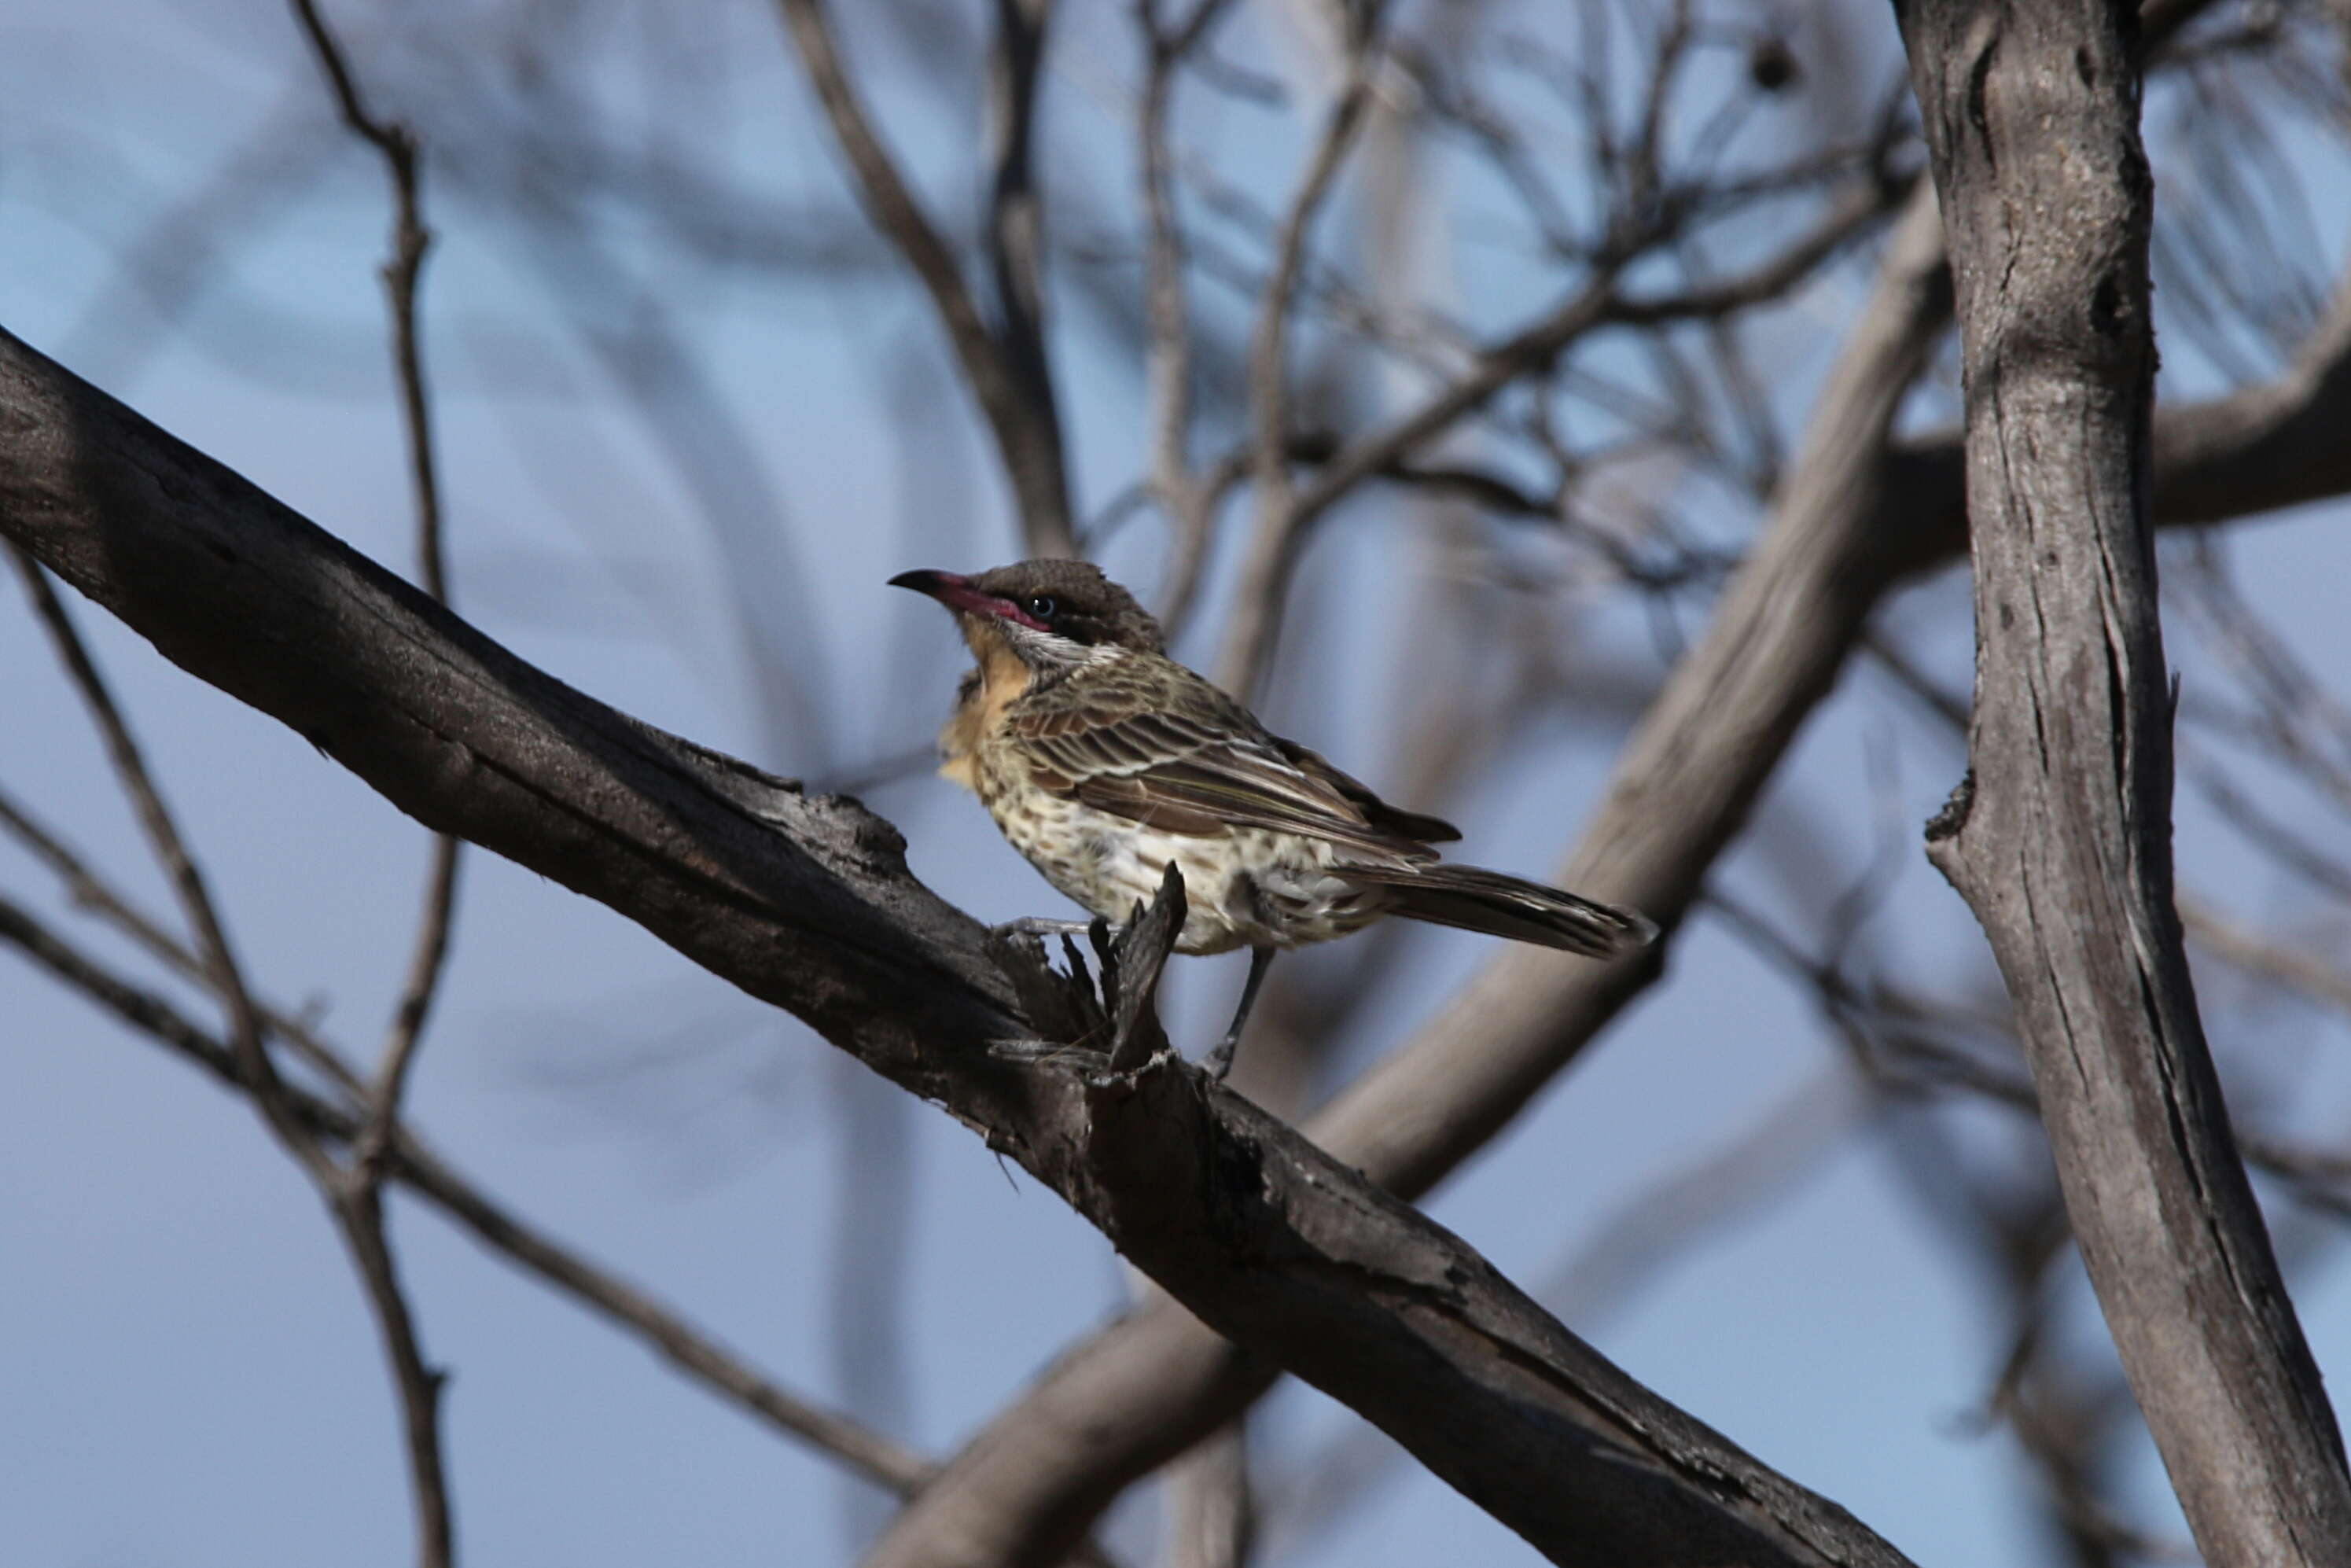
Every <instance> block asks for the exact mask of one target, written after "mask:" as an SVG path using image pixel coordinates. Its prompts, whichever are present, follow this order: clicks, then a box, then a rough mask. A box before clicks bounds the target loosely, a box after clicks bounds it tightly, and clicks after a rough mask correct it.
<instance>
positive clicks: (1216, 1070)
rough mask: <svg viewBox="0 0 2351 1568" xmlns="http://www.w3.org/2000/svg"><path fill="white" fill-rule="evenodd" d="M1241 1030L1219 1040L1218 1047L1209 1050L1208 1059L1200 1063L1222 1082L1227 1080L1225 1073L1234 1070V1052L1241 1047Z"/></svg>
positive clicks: (1214, 1077) (1210, 1074)
mask: <svg viewBox="0 0 2351 1568" xmlns="http://www.w3.org/2000/svg"><path fill="white" fill-rule="evenodd" d="M1240 1044H1241V1037H1240V1031H1239V1030H1234V1031H1233V1032H1232V1033H1230V1034H1228V1035H1227V1036H1225V1038H1224V1039H1222V1040H1218V1041H1217V1049H1216V1050H1214V1051H1210V1052H1208V1055H1207V1060H1206V1061H1202V1062H1201V1063H1200V1065H1201V1066H1202V1067H1204V1068H1206V1069H1207V1072H1208V1076H1209V1077H1211V1078H1213V1079H1215V1080H1216V1081H1217V1082H1219V1083H1222V1082H1224V1081H1225V1074H1226V1073H1228V1072H1230V1071H1232V1070H1233V1052H1234V1051H1238V1050H1239V1049H1240Z"/></svg>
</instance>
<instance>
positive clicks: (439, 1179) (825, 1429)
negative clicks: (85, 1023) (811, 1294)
mask: <svg viewBox="0 0 2351 1568" xmlns="http://www.w3.org/2000/svg"><path fill="white" fill-rule="evenodd" d="M0 941H5V942H8V943H12V944H14V945H15V946H16V947H18V948H19V949H21V950H22V951H23V952H24V953H25V954H26V956H28V957H30V958H31V959H32V960H33V961H34V962H36V963H37V964H39V965H40V966H41V967H44V968H46V969H47V970H48V971H49V972H50V973H51V974H52V975H54V976H56V977H57V978H58V979H59V980H61V981H63V982H64V983H65V984H66V985H68V986H69V987H71V988H74V989H76V990H78V991H79V992H81V993H82V994H83V995H85V996H87V997H89V998H90V999H91V1000H92V1001H94V1002H96V1003H97V1004H98V1005H99V1006H100V1007H102V1008H104V1009H107V1010H108V1011H109V1012H111V1013H113V1014H114V1015H115V1016H116V1017H117V1018H119V1019H121V1020H122V1021H123V1022H125V1023H127V1024H129V1025H130V1026H131V1027H132V1028H133V1029H136V1030H140V1031H141V1032H142V1033H144V1034H147V1035H149V1036H150V1037H152V1038H153V1039H154V1040H157V1041H158V1042H160V1043H161V1044H162V1045H164V1046H167V1047H169V1048H170V1049H171V1050H172V1051H174V1052H176V1053H177V1054H178V1055H180V1056H181V1057H183V1058H184V1059H185V1060H187V1061H190V1062H192V1063H193V1064H194V1065H196V1066H198V1067H200V1068H202V1069H203V1070H204V1071H206V1072H208V1073H210V1074H211V1075H212V1076H213V1077H214V1079H216V1080H218V1081H219V1082H221V1083H223V1084H225V1086H227V1087H228V1088H230V1089H233V1090H235V1091H236V1092H239V1093H244V1094H247V1095H250V1094H251V1093H252V1092H253V1087H252V1082H251V1080H250V1079H249V1078H247V1077H246V1073H245V1070H244V1068H243V1066H242V1064H241V1063H240V1061H239V1060H238V1058H237V1055H236V1053H235V1051H234V1050H232V1049H231V1048H230V1047H229V1046H228V1045H227V1044H225V1043H224V1042H223V1041H221V1040H218V1039H216V1038H215V1037H214V1036H213V1035H212V1034H210V1033H208V1032H207V1031H206V1030H204V1029H202V1028H200V1027H199V1026H197V1025H196V1024H194V1023H193V1022H191V1021H190V1020H189V1019H187V1018H186V1017H185V1016H184V1015H183V1014H182V1013H181V1012H180V1011H179V1010H178V1009H175V1008H173V1007H172V1005H171V1004H170V1003H169V1002H167V1001H165V1000H163V999H162V998H160V997H157V996H155V995H153V994H152V993H150V992H148V991H145V990H142V989H141V988H138V987H136V986H134V985H132V984H131V983H130V982H128V981H126V980H123V979H122V978H120V977H118V976H116V975H114V974H112V973H111V972H110V971H109V970H108V969H107V968H106V967H104V966H103V965H101V964H99V962H98V961H97V960H95V959H93V958H92V957H90V956H89V954H87V953H86V952H84V951H82V950H81V949H79V948H78V947H77V946H74V945H73V944H72V943H70V942H68V941H67V940H65V939H64V938H63V937H61V936H58V935H57V933H56V932H54V931H52V930H50V929H49V928H48V927H47V925H43V924H42V923H41V922H40V921H39V920H38V919H37V917H36V916H34V915H32V914H31V913H30V912H28V911H27V910H26V909H25V908H23V907H22V906H21V905H19V904H16V903H14V902H13V901H11V900H10V899H8V898H7V897H5V895H0ZM286 1093H287V1103H288V1104H289V1106H290V1108H291V1110H292V1112H293V1113H294V1114H295V1116H296V1117H297V1118H298V1120H299V1122H300V1124H302V1126H303V1128H304V1129H305V1131H306V1132H308V1133H309V1134H312V1135H314V1136H315V1137H317V1138H319V1139H320V1140H322V1141H327V1142H333V1143H338V1144H341V1145H346V1146H350V1145H355V1144H356V1143H357V1141H358V1140H359V1139H360V1137H361V1136H362V1135H363V1133H364V1128H365V1123H364V1122H363V1120H362V1118H361V1116H360V1113H359V1112H358V1111H357V1110H355V1109H351V1108H347V1107H344V1106H340V1105H337V1104H334V1103H331V1102H329V1101H328V1100H325V1099H322V1098H320V1097H319V1096H318V1095H315V1094H312V1093H310V1092H308V1091H306V1090H303V1089H300V1088H298V1087H295V1086H291V1085H288V1086H287V1088H286ZM385 1168H386V1175H387V1176H388V1178H389V1179H390V1180H392V1181H394V1182H397V1183H400V1184H401V1185H402V1186H407V1187H409V1188H411V1189H413V1191H414V1192H415V1193H416V1194H417V1195H418V1196H419V1197H423V1198H424V1199H425V1200H426V1201H428V1202H429V1203H431V1204H432V1205H433V1206H434V1207H437V1208H439V1209H440V1210H441V1211H442V1212H443V1213H444V1214H445V1215H446V1216H448V1218H450V1219H451V1220H453V1221H455V1223H456V1224H457V1225H458V1226H460V1227H462V1228H464V1229H465V1230H466V1231H467V1232H469V1233H470V1234H471V1235H472V1236H473V1237H474V1238H475V1240H477V1241H479V1242H480V1243H481V1244H482V1245H483V1246H484V1247H485V1248H486V1249H489V1250H490V1251H492V1252H495V1253H496V1254H498V1255H500V1256H502V1257H504V1258H506V1259H507V1260H508V1261H509V1262H511V1263H513V1264H515V1265H516V1266H517V1267H518V1268H520V1269H522V1270H525V1271H526V1272H528V1273H530V1274H534V1275H536V1276H538V1279H539V1281H541V1282H542V1283H544V1284H546V1285H548V1286H549V1288H551V1289H553V1290H554V1291H557V1292H558V1293H559V1294H562V1295H567V1296H569V1297H571V1298H572V1299H573V1300H574V1301H578V1302H579V1303H580V1304H581V1305H583V1306H585V1307H587V1308H589V1309H590V1310H591V1311H592V1312H596V1313H597V1314H598V1315H600V1316H601V1317H603V1318H605V1319H607V1320H608V1321H610V1322H613V1323H614V1324H616V1325H618V1326H620V1327H622V1328H625V1329H627V1330H629V1331H630V1332H632V1333H634V1334H635V1335H636V1336H637V1337H638V1338H640V1339H642V1340H643V1341H644V1342H645V1343H647V1344H648V1345H650V1346H651V1347H652V1348H653V1350H654V1351H655V1352H657V1353H658V1354H661V1355H662V1356H663V1357H664V1359H666V1360H667V1361H669V1362H670V1363H671V1364H673V1365H674V1366H675V1367H677V1368H678V1369H679V1370H680V1371H682V1372H683V1373H684V1374H685V1375H687V1376H688V1377H690V1378H692V1379H693V1380H694V1381H695V1382H697V1383H699V1384H701V1385H703V1386H704V1387H705V1388H706V1389H708V1390H709V1391H710V1392H712V1393H714V1394H716V1395H717V1396H719V1397H720V1398H722V1399H725V1400H726V1401H728V1402H729V1403H731V1404H733V1405H735V1406H738V1407H740V1408H741V1409H743V1410H744V1411H746V1412H747V1413H748V1414H749V1415H751V1416H754V1417H756V1418H757V1419H758V1420H761V1421H763V1422H766V1423H767V1424H768V1425H769V1426H772V1427H777V1428H778V1429H779V1430H781V1431H784V1432H786V1433H789V1434H790V1435H791V1436H793V1437H799V1438H800V1439H802V1440H803V1441H805V1442H807V1443H809V1444H810V1445H811V1446H812V1447H814V1448H819V1449H820V1450H822V1451H823V1452H825V1453H827V1454H830V1455H831V1456H832V1457H834V1458H838V1459H840V1460H841V1461H842V1462H843V1463H845V1464H847V1465H849V1466H850V1467H851V1468H852V1469H855V1470H856V1471H857V1472H858V1473H859V1474H861V1475H863V1476H865V1477H867V1478H869V1479H872V1480H874V1481H876V1482H878V1483H879V1484H881V1485H883V1486H885V1487H887V1488H889V1489H890V1490H893V1491H894V1492H896V1493H898V1494H899V1495H901V1496H907V1495H911V1494H912V1493H913V1492H914V1491H915V1490H918V1489H919V1488H920V1487H921V1486H922V1485H923V1483H924V1482H925V1480H926V1479H929V1477H930V1475H931V1473H932V1470H933V1467H932V1465H931V1464H930V1463H929V1462H928V1461H927V1460H925V1459H924V1458H922V1456H920V1455H919V1454H916V1453H914V1452H913V1451H912V1450H910V1449H907V1448H904V1447H902V1446H901V1445H899V1444H897V1443H895V1442H893V1441H892V1440H891V1439H890V1438H888V1437H883V1436H882V1435H881V1434H880V1433H877V1432H874V1431H872V1430H871V1429H870V1428H868V1427H863V1426H862V1425H860V1424H859V1423H858V1422H856V1421H855V1420H853V1419H852V1418H851V1417H849V1416H844V1415H841V1414H840V1413H838V1412H835V1411H831V1410H828V1409H825V1408H824V1407H823V1406H818V1405H814V1404H811V1403H810V1402H809V1401H807V1400H804V1399H802V1398H800V1397H799V1396H797V1395H794V1394H792V1393H790V1392H789V1390H787V1389H785V1388H783V1387H782V1386H780V1385H778V1384H777V1383H775V1382H774V1381H773V1380H771V1379H769V1378H768V1377H766V1376H764V1375H761V1374H759V1373H758V1372H756V1371H754V1370H753V1369H752V1368H751V1367H749V1366H748V1365H747V1364H745V1363H744V1362H743V1361H742V1360H741V1359H740V1358H739V1357H738V1356H737V1355H736V1354H734V1353H733V1352H732V1351H729V1350H727V1349H726V1347H725V1346H723V1345H721V1344H719V1343H717V1342H716V1340H714V1339H712V1338H711V1337H710V1336H709V1335H707V1334H705V1333H703V1332H702V1331H701V1330H700V1329H698V1328H696V1327H695V1325H694V1324H693V1323H691V1322H688V1321H687V1320H686V1319H685V1318H684V1317H683V1316H681V1315H680V1314H679V1313H678V1312H676V1311H675V1310H674V1309H672V1308H671V1307H669V1306H667V1305H666V1304H664V1302H662V1301H658V1300H656V1299H655V1298H654V1297H653V1296H652V1295H650V1294H648V1293H647V1292H646V1291H643V1290H642V1289H640V1288H639V1287H637V1286H635V1285H632V1284H631V1283H629V1282H628V1281H625V1280H622V1278H621V1277H620V1276H618V1275H616V1274H613V1273H611V1271H609V1270H605V1269H603V1268H601V1267H600V1266H599V1265H597V1264H594V1263H591V1262H590V1261H588V1260H585V1259H583V1258H581V1257H580V1256H579V1255H578V1254H577V1253H574V1252H573V1251H571V1250H570V1249H569V1248H567V1247H565V1246H564V1245H563V1244H562V1243H560V1242H558V1241H556V1240H554V1239H551V1238H550V1237H549V1236H548V1235H547V1234H546V1233H545V1232H543V1231H540V1230H538V1229H536V1228H533V1227H532V1226H531V1225H529V1224H528V1222H527V1221H525V1220H522V1219H520V1218H517V1217H516V1216H515V1215H514V1214H513V1213H511V1212H510V1211H509V1210H507V1208H505V1207H503V1206H501V1205H500V1204H498V1203H497V1202H496V1201H495V1200H494V1199H492V1198H491V1197H489V1196H488V1195H487V1194H486V1193H484V1192H483V1191H482V1190H481V1189H480V1188H479V1187H478V1186H475V1185H474V1184H473V1183H472V1182H471V1181H470V1180H468V1179H467V1178H465V1176H462V1175H460V1174H459V1173H457V1172H456V1171H455V1169H453V1168H452V1167H451V1166H449V1165H448V1164H447V1163H446V1162H445V1161H444V1160H443V1159H442V1158H441V1157H440V1156H439V1155H436V1154H434V1152H433V1151H432V1150H431V1149H430V1148H429V1147H428V1146H427V1145H424V1144H423V1142H422V1141H421V1140H419V1139H418V1138H417V1137H416V1136H415V1134H413V1133H411V1132H410V1131H409V1130H408V1129H407V1127H406V1126H405V1125H395V1126H394V1127H393V1129H392V1138H391V1142H390V1145H389V1153H388V1155H387V1158H386V1162H385Z"/></svg>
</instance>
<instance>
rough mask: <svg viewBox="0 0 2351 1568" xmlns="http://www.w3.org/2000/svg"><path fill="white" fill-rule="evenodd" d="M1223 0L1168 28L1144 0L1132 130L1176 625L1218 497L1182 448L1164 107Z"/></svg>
mask: <svg viewBox="0 0 2351 1568" xmlns="http://www.w3.org/2000/svg"><path fill="white" fill-rule="evenodd" d="M1226 4H1227V0H1197V4H1196V5H1194V6H1193V8H1192V12H1191V15H1190V16H1187V17H1186V18H1185V19H1184V21H1183V22H1182V23H1181V24H1180V25H1179V26H1176V27H1175V29H1173V30H1172V31H1166V32H1163V31H1162V30H1161V27H1160V23H1159V7H1158V5H1157V4H1156V0H1142V3H1141V4H1140V5H1137V7H1136V16H1137V21H1138V24H1139V26H1141V27H1142V29H1143V33H1144V49H1145V51H1146V54H1145V60H1146V63H1145V68H1144V84H1143V99H1142V102H1141V103H1140V105H1139V106H1138V108H1137V110H1136V137H1137V141H1138V142H1139V145H1140V150H1141V153H1142V165H1143V167H1142V176H1143V204H1144V216H1145V221H1146V224H1147V225H1148V229H1149V240H1148V245H1147V247H1146V251H1145V256H1144V326H1145V330H1146V333H1147V340H1146V343H1145V347H1144V381H1145V382H1146V385H1147V389H1148V395H1149V400H1150V404H1151V487H1152V489H1153V490H1154V491H1155V492H1156V494H1157V496H1158V498H1159V504H1160V507H1162V508H1163V509H1164V510H1165V512H1166V514H1167V515H1168V517H1170V518H1171V519H1172V520H1173V521H1174V523H1175V557H1174V559H1173V561H1172V563H1171V564H1170V567H1169V569H1168V573H1167V585H1166V587H1165V590H1164V591H1162V593H1161V594H1160V620H1161V621H1162V622H1164V623H1165V625H1166V626H1167V628H1168V629H1169V631H1170V632H1171V634H1172V633H1173V632H1175V631H1177V630H1180V629H1181V628H1182V626H1183V625H1184V623H1185V622H1186V621H1188V620H1189V619H1190V617H1191V612H1192V605H1193V601H1195V599H1196V597H1197V595H1198V593H1199V589H1200V575H1201V570H1202V568H1203V567H1205V566H1206V565H1207V559H1208V545H1209V542H1210V539H1211V537H1212V535H1213V533H1214V530H1215V526H1216V514H1217V503H1218V501H1219V500H1221V497H1220V496H1219V495H1217V493H1216V492H1215V491H1214V490H1213V488H1212V487H1211V486H1205V485H1203V484H1202V483H1201V481H1200V479H1199V476H1197V475H1196V473H1194V471H1193V468H1192V465H1191V460H1190V457H1189V455H1188V454H1187V451H1186V448H1187V446H1188V444H1189V442H1190V439H1191V434H1192V324H1191V319H1190V309H1189V307H1188V305H1187V303H1186V295H1185V287H1184V268H1185V264H1186V245H1185V239H1184V228H1183V224H1182V222H1181V220H1180V219H1179V218H1178V217H1177V216H1176V213H1175V191H1174V190H1173V188H1172V180H1171V169H1170V157H1169V148H1168V127H1167V121H1168V116H1169V113H1170V110H1171V108H1172V101H1171V100H1172V99H1173V98H1174V94H1175V73H1176V71H1177V69H1178V68H1179V67H1180V66H1181V65H1182V64H1183V62H1184V60H1185V59H1186V57H1189V56H1190V54H1191V53H1192V51H1193V50H1194V49H1195V48H1196V47H1198V46H1199V44H1200V43H1201V41H1202V40H1203V39H1204V38H1205V37H1207V31H1208V29H1209V27H1210V26H1213V25H1214V24H1215V22H1216V20H1217V17H1218V16H1220V15H1221V14H1222V13H1223V11H1224V9H1225V6H1226Z"/></svg>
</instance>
